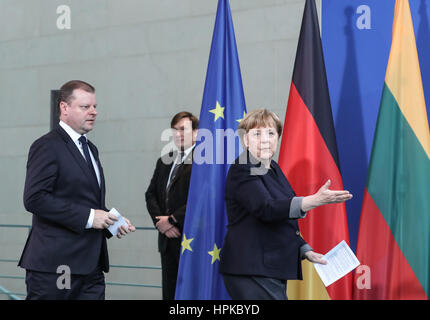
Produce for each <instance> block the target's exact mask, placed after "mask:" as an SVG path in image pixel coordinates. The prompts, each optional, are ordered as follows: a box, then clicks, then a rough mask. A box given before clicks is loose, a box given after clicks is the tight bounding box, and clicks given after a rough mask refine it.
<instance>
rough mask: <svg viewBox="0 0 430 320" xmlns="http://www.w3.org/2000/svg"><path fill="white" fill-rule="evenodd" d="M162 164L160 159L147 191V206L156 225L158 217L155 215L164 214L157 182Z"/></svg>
mask: <svg viewBox="0 0 430 320" xmlns="http://www.w3.org/2000/svg"><path fill="white" fill-rule="evenodd" d="M160 164H161V160H160V159H158V161H157V165H156V167H155V171H154V174H153V175H152V179H151V183H150V184H149V187H148V189H147V190H146V192H145V200H146V208H147V209H148V212H149V215H150V216H151V219H152V222H153V223H154V226H155V224H156V223H157V219H155V217H157V216H161V215H163V214H162V212H161V209H160V206H159V205H158V200H157V183H158V181H159V175H160V168H161V166H160Z"/></svg>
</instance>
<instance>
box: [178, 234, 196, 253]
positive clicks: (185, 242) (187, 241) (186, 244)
mask: <svg viewBox="0 0 430 320" xmlns="http://www.w3.org/2000/svg"><path fill="white" fill-rule="evenodd" d="M193 240H194V238H191V239H187V237H186V236H185V233H184V238H183V239H182V243H181V246H182V253H184V251H185V250H190V251H193V249H192V248H191V246H190V243H191V241H193Z"/></svg>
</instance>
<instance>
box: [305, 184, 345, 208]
mask: <svg viewBox="0 0 430 320" xmlns="http://www.w3.org/2000/svg"><path fill="white" fill-rule="evenodd" d="M330 185H331V181H330V180H327V182H326V183H325V184H324V185H323V186H322V187H321V188H319V190H318V191H317V192H316V193H315V194H313V195H310V196H307V197H304V198H303V200H302V208H301V209H302V210H303V211H305V212H307V211H309V210H312V209H314V208H316V207H319V206H322V205H325V204H330V203H341V202H345V201H347V200H350V199H351V198H352V194H351V193H349V191H347V190H330V189H329V187H330Z"/></svg>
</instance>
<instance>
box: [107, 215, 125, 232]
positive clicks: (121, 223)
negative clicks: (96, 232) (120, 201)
mask: <svg viewBox="0 0 430 320" xmlns="http://www.w3.org/2000/svg"><path fill="white" fill-rule="evenodd" d="M109 213H112V214H114V215H115V216H116V217H117V218H118V221H116V222H115V223H114V224H113V225H111V226H110V227H109V228H108V230H109V232H110V233H112V235H113V236H116V235H117V234H118V229H119V227H121V226H124V225H125V226H128V223H127V222H126V221H125V220H124V218H123V217H122V216H121V214H120V213H119V212H118V211H117V210H116V209H115V208H112V209H111V210H110V211H109Z"/></svg>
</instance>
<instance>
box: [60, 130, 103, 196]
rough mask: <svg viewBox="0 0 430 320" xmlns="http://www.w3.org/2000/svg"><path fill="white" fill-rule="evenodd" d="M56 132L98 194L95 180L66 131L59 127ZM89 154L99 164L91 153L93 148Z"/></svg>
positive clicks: (98, 190)
mask: <svg viewBox="0 0 430 320" xmlns="http://www.w3.org/2000/svg"><path fill="white" fill-rule="evenodd" d="M57 132H58V133H59V134H60V136H61V137H62V138H63V140H64V141H65V143H66V147H67V149H68V150H69V151H70V153H71V154H72V156H73V158H74V159H75V161H76V162H77V163H78V164H79V166H80V167H81V169H82V170H83V172H84V174H85V176H86V177H87V178H88V179H89V180H91V182H92V185H93V187H94V191H96V192H97V194H99V193H100V187H99V185H98V182H97V179H96V178H95V177H94V175H93V174H92V173H91V171H90V168H89V167H88V164H87V162H86V160H85V159H84V157H83V156H82V154H81V152H80V151H79V149H78V147H77V146H76V144H75V143H74V142H73V140H72V139H71V138H70V136H69V135H68V134H67V132H66V131H64V129H63V128H61V126H58V127H57ZM91 152H92V153H93V156H94V158H95V159H97V160H96V162H97V164H99V161H98V157H96V156H95V153H94V152H93V148H91ZM99 170H100V165H99ZM101 176H102V174H101V172H100V178H101Z"/></svg>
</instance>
